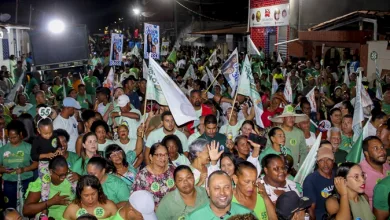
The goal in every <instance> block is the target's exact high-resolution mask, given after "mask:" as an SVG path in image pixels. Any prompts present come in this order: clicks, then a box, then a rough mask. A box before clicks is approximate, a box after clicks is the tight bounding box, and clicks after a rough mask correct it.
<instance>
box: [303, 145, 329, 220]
mask: <svg viewBox="0 0 390 220" xmlns="http://www.w3.org/2000/svg"><path fill="white" fill-rule="evenodd" d="M331 148H332V146H331V144H330V143H329V141H322V142H321V144H320V148H319V149H318V152H317V167H318V169H317V170H315V171H314V172H313V173H311V174H309V175H308V176H307V177H306V179H305V181H304V182H303V196H305V197H308V198H309V199H310V201H312V202H313V203H312V205H311V207H310V208H309V215H310V219H322V216H323V215H324V214H326V210H325V201H326V199H327V198H328V197H329V196H330V195H331V194H332V191H333V188H334V183H333V179H334V173H333V166H334V155H333V152H332V150H331Z"/></svg>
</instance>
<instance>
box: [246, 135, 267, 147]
mask: <svg viewBox="0 0 390 220" xmlns="http://www.w3.org/2000/svg"><path fill="white" fill-rule="evenodd" d="M249 140H251V141H253V142H255V143H256V144H260V145H261V146H262V147H264V146H265V145H266V144H267V138H265V137H262V136H259V135H257V134H253V133H250V134H249Z"/></svg>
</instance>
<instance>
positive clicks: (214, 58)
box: [209, 49, 218, 66]
mask: <svg viewBox="0 0 390 220" xmlns="http://www.w3.org/2000/svg"><path fill="white" fill-rule="evenodd" d="M209 63H210V64H209V66H212V65H214V64H216V63H218V59H217V49H214V52H213V53H212V54H211V56H210V57H209Z"/></svg>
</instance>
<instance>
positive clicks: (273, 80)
mask: <svg viewBox="0 0 390 220" xmlns="http://www.w3.org/2000/svg"><path fill="white" fill-rule="evenodd" d="M278 87H279V85H278V83H277V82H276V79H275V78H274V77H272V88H271V95H273V94H275V92H276V90H278Z"/></svg>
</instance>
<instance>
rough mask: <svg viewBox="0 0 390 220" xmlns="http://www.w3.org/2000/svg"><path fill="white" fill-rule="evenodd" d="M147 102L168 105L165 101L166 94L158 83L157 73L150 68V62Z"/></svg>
mask: <svg viewBox="0 0 390 220" xmlns="http://www.w3.org/2000/svg"><path fill="white" fill-rule="evenodd" d="M146 79H147V80H146V94H145V99H146V100H154V101H156V102H158V104H160V105H168V103H167V100H165V96H164V93H163V92H162V90H161V87H160V84H159V82H158V81H157V78H156V73H155V71H154V70H153V69H151V67H150V60H149V68H148V76H147V78H146Z"/></svg>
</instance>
